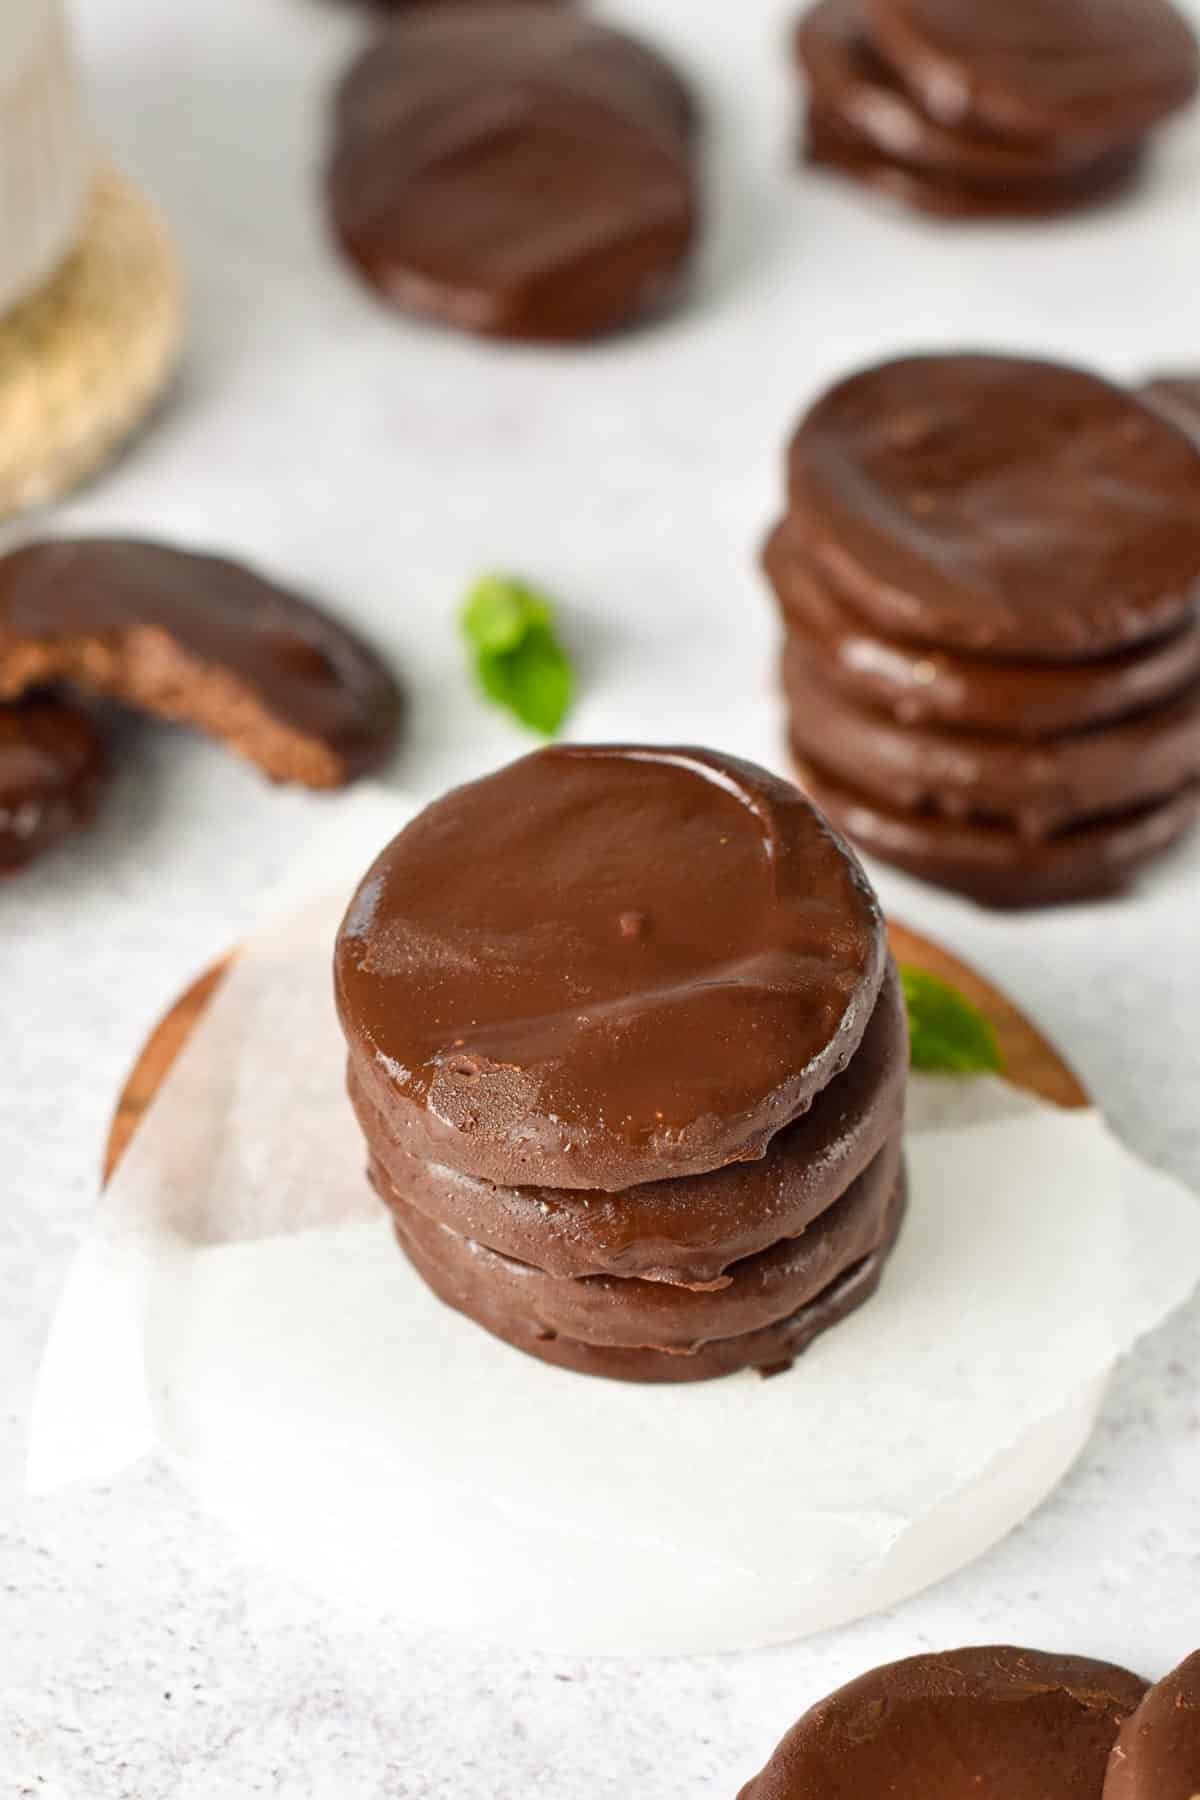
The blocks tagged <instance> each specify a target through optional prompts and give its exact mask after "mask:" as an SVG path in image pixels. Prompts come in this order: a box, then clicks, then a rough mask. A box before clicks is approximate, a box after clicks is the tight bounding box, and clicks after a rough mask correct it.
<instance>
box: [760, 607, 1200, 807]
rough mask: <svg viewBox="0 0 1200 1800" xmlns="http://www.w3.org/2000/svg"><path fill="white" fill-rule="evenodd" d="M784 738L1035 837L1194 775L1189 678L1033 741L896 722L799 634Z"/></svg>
mask: <svg viewBox="0 0 1200 1800" xmlns="http://www.w3.org/2000/svg"><path fill="white" fill-rule="evenodd" d="M784 687H785V691H786V693H787V696H788V703H789V707H790V714H791V722H792V742H793V744H794V746H795V748H796V752H797V754H798V755H799V757H800V759H801V761H802V762H804V763H805V765H806V766H808V767H813V766H816V767H817V768H819V769H821V770H822V771H825V772H828V773H829V774H831V775H833V776H834V777H835V778H836V779H837V780H839V781H842V782H847V783H850V784H851V785H853V786H854V787H856V788H858V789H859V790H860V791H861V792H862V793H864V794H866V795H868V796H872V797H874V798H875V799H876V800H879V801H881V802H882V803H883V804H884V805H888V806H896V807H900V808H903V809H907V810H909V811H912V812H915V813H920V814H930V813H932V814H934V815H935V816H937V817H940V818H948V819H958V820H971V819H974V820H986V821H996V820H1000V821H1002V822H1004V823H1006V824H1010V825H1014V826H1015V827H1016V829H1017V830H1018V832H1019V833H1020V835H1021V836H1022V837H1023V838H1027V839H1030V840H1033V841H1035V842H1036V841H1039V840H1045V839H1047V838H1051V837H1054V836H1056V835H1057V834H1059V833H1061V832H1063V831H1066V830H1068V829H1069V828H1070V827H1071V826H1072V825H1077V824H1080V823H1082V822H1084V821H1090V820H1094V819H1099V818H1102V817H1112V816H1114V815H1120V814H1123V813H1129V812H1132V811H1134V810H1136V809H1137V808H1139V807H1144V806H1148V805H1150V804H1152V803H1153V802H1155V801H1158V800H1163V799H1167V798H1169V797H1170V796H1172V795H1174V794H1177V793H1180V792H1181V791H1184V790H1186V789H1188V788H1190V787H1192V786H1194V785H1195V784H1196V783H1198V782H1200V687H1198V686H1193V687H1191V688H1189V689H1188V690H1187V691H1186V692H1185V693H1184V694H1181V695H1180V696H1178V698H1176V699H1174V700H1169V701H1167V702H1166V703H1165V704H1163V705H1161V706H1158V707H1155V708H1153V709H1151V710H1150V711H1148V712H1144V713H1139V714H1138V715H1137V716H1136V717H1135V718H1132V719H1125V720H1120V721H1118V722H1116V723H1115V724H1108V725H1103V726H1098V727H1096V728H1094V729H1093V730H1090V731H1080V732H1071V733H1068V734H1066V735H1064V736H1061V737H1055V738H1047V739H1045V740H1044V741H1043V742H1040V743H1035V744H1027V743H1022V742H1021V741H1020V740H1019V739H1015V738H1002V737H999V736H997V735H996V734H994V733H991V734H988V733H983V732H966V731H952V730H948V729H946V728H944V727H943V728H936V727H930V726H912V725H899V724H897V723H896V722H895V721H894V720H892V719H888V718H886V717H885V716H883V715H882V714H880V713H876V712H872V711H869V710H868V709H867V708H865V707H861V706H858V705H856V704H855V703H854V702H853V701H850V700H846V699H844V698H843V697H842V696H841V695H840V694H839V693H837V692H836V690H835V691H831V690H830V687H829V683H828V681H827V679H826V677H825V674H824V670H823V667H822V665H821V663H820V661H819V660H818V659H815V658H813V657H812V656H811V655H810V654H809V652H808V649H807V647H806V646H805V645H804V644H803V642H802V641H801V640H799V639H795V638H794V639H793V640H792V642H791V644H790V646H789V648H788V650H787V652H786V653H785V657H784Z"/></svg>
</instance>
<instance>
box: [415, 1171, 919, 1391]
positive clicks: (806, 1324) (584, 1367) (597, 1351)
mask: <svg viewBox="0 0 1200 1800" xmlns="http://www.w3.org/2000/svg"><path fill="white" fill-rule="evenodd" d="M906 1204H907V1188H906V1183H905V1176H904V1171H903V1167H901V1170H900V1173H899V1175H898V1176H897V1179H896V1183H895V1186H894V1188H893V1191H892V1197H891V1201H890V1204H889V1206H888V1209H887V1214H886V1218H885V1222H884V1227H883V1236H882V1240H881V1241H880V1242H879V1244H878V1247H877V1248H876V1249H874V1250H872V1251H870V1252H869V1253H868V1254H867V1255H866V1256H864V1257H863V1258H862V1260H861V1261H859V1262H857V1263H855V1264H854V1265H853V1266H852V1267H850V1268H848V1269H847V1270H846V1271H845V1273H843V1274H842V1275H839V1276H838V1277H837V1278H836V1279H835V1280H834V1281H832V1282H831V1283H830V1285H829V1286H828V1287H827V1288H826V1289H824V1291H823V1292H822V1293H820V1294H819V1295H818V1296H817V1297H816V1298H815V1299H813V1300H810V1301H808V1302H807V1303H806V1304H805V1305H803V1306H801V1307H799V1308H798V1309H797V1310H796V1311H795V1312H794V1313H792V1314H791V1315H790V1316H789V1317H787V1318H783V1319H780V1320H778V1321H776V1322H775V1323H774V1324H770V1325H764V1326H762V1327H761V1328H760V1329H759V1330H757V1331H747V1332H741V1333H739V1334H738V1335H736V1336H734V1337H716V1338H712V1339H710V1340H709V1341H708V1342H706V1343H702V1344H697V1345H695V1346H694V1347H692V1348H691V1349H687V1350H684V1349H682V1348H679V1349H673V1350H658V1349H652V1348H630V1347H628V1346H621V1345H605V1344H599V1343H588V1342H585V1341H583V1340H582V1339H580V1338H574V1337H569V1336H563V1335H561V1334H557V1333H555V1332H552V1331H548V1330H547V1329H546V1327H545V1326H542V1325H539V1324H538V1323H537V1322H536V1320H535V1319H534V1318H533V1317H532V1316H531V1315H530V1313H529V1312H528V1311H527V1310H526V1308H525V1307H524V1306H522V1305H521V1304H520V1288H519V1283H515V1284H514V1285H513V1286H510V1285H509V1284H508V1283H507V1282H497V1281H496V1279H495V1275H496V1271H495V1260H496V1259H495V1258H494V1257H491V1256H490V1255H489V1256H488V1257H486V1258H482V1259H478V1258H472V1257H471V1256H469V1255H468V1256H465V1257H464V1256H461V1255H458V1256H456V1255H454V1254H453V1251H452V1250H451V1253H450V1254H449V1255H448V1254H447V1250H446V1246H445V1245H444V1244H441V1245H439V1247H438V1249H437V1251H434V1250H433V1249H432V1248H431V1247H430V1245H429V1244H428V1242H427V1238H428V1236H429V1228H428V1227H426V1229H425V1230H424V1231H421V1232H419V1233H418V1232H411V1231H406V1230H404V1229H403V1228H399V1229H398V1235H399V1237H400V1242H401V1244H402V1246H403V1248H404V1251H405V1254H406V1255H407V1256H408V1258H409V1260H410V1262H411V1263H412V1264H413V1266H414V1268H415V1269H416V1270H417V1272H418V1274H419V1275H420V1276H421V1278H422V1279H423V1280H424V1281H425V1282H426V1284H427V1285H428V1286H429V1287H430V1288H431V1289H432V1290H433V1292H434V1293H435V1294H436V1295H437V1296H438V1298H439V1299H441V1300H443V1301H444V1302H445V1303H446V1305H448V1306H452V1307H453V1308H454V1309H455V1310H456V1311H457V1312H461V1313H464V1314H465V1315H466V1316H467V1317H468V1318H471V1319H473V1320H474V1321H475V1322H476V1324H479V1325H482V1326H483V1327H484V1329H485V1330H486V1331H490V1332H491V1333H492V1335H493V1337H498V1338H500V1339H502V1340H503V1342H505V1343H506V1344H511V1345H513V1347H514V1348H515V1349H517V1350H524V1351H525V1352H526V1353H527V1354H528V1355H530V1356H536V1357H538V1358H539V1359H540V1360H541V1361H542V1362H549V1363H555V1364H557V1365H558V1366H559V1367H560V1368H564V1369H574V1370H575V1371H576V1372H577V1373H579V1374H582V1375H600V1376H607V1377H608V1378H609V1379H611V1380H613V1381H641V1382H684V1381H710V1380H712V1379H713V1378H714V1377H717V1376H722V1375H733V1374H736V1373H737V1372H738V1371H739V1370H742V1369H758V1370H760V1371H761V1373H763V1374H765V1375H767V1374H776V1373H781V1372H782V1371H783V1370H784V1369H786V1368H788V1367H789V1366H790V1364H791V1363H792V1362H793V1361H794V1360H795V1358H796V1357H798V1356H800V1355H802V1353H803V1352H804V1351H805V1350H807V1349H808V1347H809V1345H810V1344H811V1343H812V1342H813V1341H814V1339H815V1338H818V1337H820V1335H821V1333H822V1332H825V1331H828V1330H829V1329H830V1327H831V1326H834V1325H838V1324H840V1323H841V1321H842V1320H843V1319H845V1318H848V1317H849V1315H850V1314H851V1313H852V1312H855V1311H857V1309H858V1308H859V1307H860V1306H862V1305H863V1304H864V1303H865V1302H866V1301H867V1300H869V1299H870V1298H871V1296H872V1295H873V1294H874V1293H875V1292H876V1290H877V1288H878V1287H879V1283H880V1281H881V1280H882V1278H883V1271H884V1268H885V1266H886V1264H887V1260H888V1257H889V1256H890V1255H891V1253H892V1250H893V1248H894V1247H895V1242H896V1237H897V1235H898V1233H899V1230H900V1226H901V1223H902V1222H903V1218H904V1211H905V1206H906ZM418 1217H419V1215H417V1214H410V1215H409V1220H410V1221H411V1220H415V1219H417V1218H418ZM397 1223H398V1226H399V1222H397ZM432 1229H433V1230H434V1231H438V1230H440V1229H441V1228H440V1227H433V1228H432ZM449 1235H450V1234H448V1233H447V1232H445V1231H442V1232H441V1236H442V1239H446V1238H448V1237H449ZM485 1265H486V1266H485ZM511 1272H512V1265H510V1273H511ZM671 1291H672V1290H670V1289H668V1290H667V1292H668V1293H669V1292H671ZM676 1291H677V1290H676Z"/></svg>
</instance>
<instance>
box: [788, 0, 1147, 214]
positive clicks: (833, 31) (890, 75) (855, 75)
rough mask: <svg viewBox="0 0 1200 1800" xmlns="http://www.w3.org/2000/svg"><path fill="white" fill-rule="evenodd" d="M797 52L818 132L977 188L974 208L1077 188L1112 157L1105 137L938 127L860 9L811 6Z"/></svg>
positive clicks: (827, 0) (826, 0)
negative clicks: (1073, 183) (1069, 183)
mask: <svg viewBox="0 0 1200 1800" xmlns="http://www.w3.org/2000/svg"><path fill="white" fill-rule="evenodd" d="M795 47H796V56H797V59H798V61H799V63H800V66H801V68H802V69H803V71H804V73H805V75H806V76H807V78H808V82H809V87H810V92H811V96H812V101H813V102H814V103H815V106H816V108H817V111H818V113H819V116H820V119H821V121H822V122H823V123H824V122H826V121H827V122H828V125H829V126H830V128H832V129H835V130H836V129H840V130H841V131H843V132H844V133H846V134H847V137H848V138H849V139H850V140H851V141H852V142H857V144H858V145H859V147H860V148H861V149H862V150H863V151H864V152H865V153H873V154H874V156H875V157H877V158H882V159H884V160H885V161H888V162H896V163H899V164H901V165H904V166H905V167H907V168H908V169H909V170H912V171H919V170H924V171H926V172H927V173H930V174H932V175H935V176H942V177H947V178H949V180H950V181H951V182H957V183H959V184H960V185H968V184H976V185H977V186H978V187H979V189H980V190H982V191H981V193H980V195H979V200H980V205H981V206H982V205H984V204H986V202H987V198H988V191H989V190H991V199H992V203H993V205H998V204H1000V203H1001V202H1002V201H1003V199H1004V197H1005V195H1006V194H1007V195H1008V196H1010V197H1011V196H1012V195H1013V194H1015V193H1019V192H1020V191H1021V190H1022V189H1024V190H1026V191H1027V192H1036V191H1037V190H1038V189H1039V188H1041V189H1044V190H1046V191H1047V192H1053V190H1054V183H1055V182H1056V181H1057V180H1061V179H1062V178H1065V177H1077V178H1080V179H1083V178H1084V177H1085V175H1086V172H1087V171H1088V170H1091V169H1094V168H1095V167H1096V165H1097V164H1099V163H1101V162H1103V161H1104V160H1105V158H1106V157H1107V156H1108V155H1109V154H1110V153H1111V152H1112V150H1113V149H1114V145H1113V144H1112V141H1111V139H1110V138H1108V137H1105V138H1104V139H1103V140H1101V141H1099V142H1097V141H1096V140H1095V139H1094V138H1090V137H1083V138H1079V137H1075V138H1072V137H1068V136H1063V135H1061V134H1059V133H1057V132H1055V133H1053V134H1048V135H1047V136H1046V137H1044V138H1041V139H1034V140H1031V141H1027V140H1021V141H1012V140H1008V139H1004V138H1000V137H997V136H995V135H994V134H984V133H982V132H978V131H972V130H970V129H967V128H963V127H961V126H959V127H957V128H949V127H947V126H945V125H941V124H939V123H938V121H937V120H936V119H935V118H933V117H931V116H930V115H929V114H928V113H926V112H923V111H922V110H921V109H920V107H919V106H918V105H917V103H916V101H915V100H914V99H913V98H912V96H911V95H910V94H909V93H908V91H907V90H906V89H905V88H904V87H903V85H902V84H901V82H900V81H899V80H898V78H897V76H896V75H895V73H894V71H893V70H892V68H891V67H890V66H889V64H888V63H887V62H886V61H885V60H884V58H883V57H882V56H881V55H880V54H879V51H878V50H877V49H876V47H875V44H874V42H873V40H872V38H871V36H870V32H869V28H868V22H867V8H866V0H817V3H816V5H815V6H811V7H810V8H809V9H808V11H807V12H806V13H805V14H804V15H803V17H802V18H801V19H800V22H799V24H798V26H797V28H796V38H795ZM823 136H824V133H823V131H822V132H819V133H818V137H819V138H823ZM1117 147H1118V148H1121V149H1126V148H1129V147H1131V146H1125V145H1122V146H1117Z"/></svg>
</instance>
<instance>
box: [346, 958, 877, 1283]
mask: <svg viewBox="0 0 1200 1800" xmlns="http://www.w3.org/2000/svg"><path fill="white" fill-rule="evenodd" d="M907 1073H908V1021H907V1017H906V1014H905V1009H904V1000H903V996H902V994H901V992H900V984H899V981H898V980H897V978H896V973H895V970H894V969H893V968H890V967H889V970H888V973H887V976H886V977H885V980H884V984H883V988H882V991H881V993H880V996H879V999H878V1001H877V1002H876V1005H875V1010H874V1012H873V1013H872V1015H871V1021H870V1024H869V1025H868V1026H867V1029H866V1032H865V1033H864V1036H863V1040H862V1043H861V1044H860V1045H859V1048H858V1050H857V1052H856V1053H855V1055H854V1057H853V1059H852V1060H851V1062H850V1066H849V1067H848V1068H847V1069H846V1070H845V1071H844V1073H843V1074H841V1075H838V1076H836V1077H835V1079H834V1080H833V1081H831V1082H830V1084H829V1086H828V1087H827V1088H825V1089H823V1091H822V1092H821V1093H820V1094H818V1096H817V1098H816V1099H815V1100H814V1102H813V1104H812V1106H811V1107H810V1108H809V1110H808V1112H806V1113H804V1114H803V1115H802V1117H800V1118H799V1119H797V1120H796V1121H795V1122H794V1123H793V1124H791V1125H786V1126H784V1128H783V1130H782V1131H779V1132H777V1133H776V1134H775V1136H774V1137H773V1138H772V1139H771V1141H770V1143H769V1144H768V1145H767V1147H766V1150H765V1152H764V1153H763V1155H762V1157H761V1158H760V1159H759V1160H757V1161H754V1162H733V1163H727V1164H726V1165H725V1167H724V1168H721V1169H714V1170H711V1171H709V1172H708V1173H705V1174H700V1175H686V1176H682V1177H680V1178H678V1179H676V1180H674V1181H648V1182H642V1183H639V1184H638V1185H637V1186H634V1187H626V1188H621V1189H618V1190H617V1191H616V1192H604V1191H603V1190H601V1189H597V1188H591V1189H588V1190H586V1191H584V1192H580V1190H578V1189H571V1188H551V1187H518V1188H513V1187H497V1186H496V1185H495V1184H493V1183H491V1182H486V1181H481V1180H479V1179H478V1178H477V1177H475V1176H471V1175H465V1174H463V1173H462V1172H461V1171H459V1170H458V1169H453V1168H451V1167H449V1165H448V1164H446V1163H444V1162H425V1161H423V1160H422V1159H421V1158H420V1157H419V1156H414V1155H413V1154H412V1153H411V1152H410V1151H408V1150H406V1149H405V1148H404V1147H403V1145H402V1144H401V1143H399V1142H398V1141H397V1139H396V1137H395V1135H394V1134H393V1133H392V1131H391V1129H390V1126H389V1122H388V1120H387V1118H386V1117H385V1116H384V1114H383V1113H382V1112H381V1111H380V1110H379V1109H378V1108H377V1107H375V1106H373V1105H372V1104H371V1102H370V1101H369V1100H368V1099H367V1098H366V1096H365V1094H364V1093H363V1091H362V1089H361V1087H360V1085H359V1083H358V1082H357V1080H356V1079H355V1077H354V1074H353V1071H351V1075H350V1084H349V1085H350V1095H351V1099H352V1100H353V1102H354V1107H355V1111H356V1112H357V1114H358V1119H359V1123H360V1124H361V1126H362V1129H363V1135H364V1136H365V1138H366V1139H367V1142H368V1143H369V1145H370V1146H371V1155H372V1159H373V1161H374V1163H375V1164H376V1165H377V1167H378V1169H379V1171H380V1174H381V1176H382V1177H383V1178H384V1179H385V1180H386V1181H387V1183H388V1184H389V1185H390V1186H391V1187H393V1188H394V1189H395V1190H396V1191H397V1192H398V1193H400V1194H402V1195H403V1196H404V1199H405V1200H406V1201H407V1203H408V1204H409V1205H410V1206H414V1207H416V1208H417V1209H418V1210H419V1211H421V1212H423V1213H425V1214H426V1215H427V1217H429V1218H431V1219H434V1220H436V1221H438V1222H439V1223H440V1224H443V1225H446V1226H449V1228H450V1229H451V1230H452V1231H454V1232H456V1233H457V1234H458V1235H459V1236H460V1237H468V1238H471V1239H473V1240H475V1241H476V1242H478V1243H481V1244H484V1245H487V1246H488V1247H489V1248H490V1249H493V1250H498V1251H501V1252H502V1253H503V1254H505V1255H506V1256H510V1257H515V1258H516V1259H517V1260H519V1261H521V1262H525V1263H530V1264H533V1265H535V1266H536V1267H537V1268H539V1269H543V1270H545V1271H546V1272H547V1273H549V1274H551V1275H556V1276H569V1275H574V1276H586V1275H618V1276H637V1277H640V1278H641V1279H642V1280H645V1281H665V1282H672V1283H675V1284H676V1285H678V1286H682V1287H691V1288H696V1289H701V1288H705V1287H709V1288H712V1289H714V1290H717V1289H720V1288H722V1287H726V1286H728V1282H727V1280H726V1277H725V1274H724V1271H725V1270H726V1269H727V1268H729V1266H730V1265H731V1264H733V1263H735V1262H738V1261H740V1260H742V1259H744V1258H746V1257H749V1256H753V1255H754V1254H755V1253H756V1252H758V1251H762V1250H766V1249H767V1248H769V1247H770V1246H771V1245H773V1244H775V1243H777V1242H778V1241H779V1240H780V1239H781V1238H796V1237H799V1236H800V1235H801V1233H803V1232H805V1231H807V1230H808V1228H809V1226H810V1225H812V1223H813V1221H814V1220H816V1219H818V1218H819V1217H820V1215H821V1214H823V1213H824V1212H825V1211H826V1210H827V1209H828V1208H829V1207H830V1206H832V1205H833V1204H834V1203H835V1202H836V1201H837V1199H838V1198H839V1196H840V1195H842V1194H844V1193H845V1192H846V1190H847V1188H848V1187H849V1185H850V1184H851V1183H852V1182H853V1181H855V1180H856V1179H857V1178H858V1177H859V1176H860V1175H861V1174H862V1173H863V1171H864V1170H865V1169H866V1168H867V1167H868V1165H869V1164H870V1163H872V1162H873V1161H874V1160H875V1159H876V1158H877V1157H878V1155H879V1154H880V1152H881V1151H882V1150H883V1148H884V1146H885V1145H886V1144H887V1142H888V1141H889V1139H890V1138H892V1137H894V1135H895V1133H896V1131H897V1130H898V1128H899V1126H900V1122H901V1119H902V1117H903V1112H904V1089H905V1079H906V1076H907Z"/></svg>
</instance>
